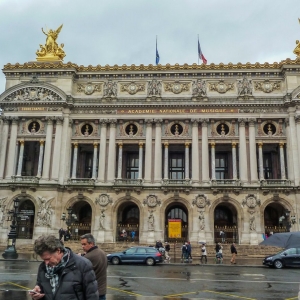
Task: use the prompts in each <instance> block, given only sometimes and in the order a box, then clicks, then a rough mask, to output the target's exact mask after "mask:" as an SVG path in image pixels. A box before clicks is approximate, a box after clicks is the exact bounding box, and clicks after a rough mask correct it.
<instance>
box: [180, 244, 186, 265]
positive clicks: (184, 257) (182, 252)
mask: <svg viewBox="0 0 300 300" xmlns="http://www.w3.org/2000/svg"><path fill="white" fill-rule="evenodd" d="M186 244H187V243H183V245H182V247H181V260H182V261H183V262H184V261H185V260H186V259H187V246H186Z"/></svg>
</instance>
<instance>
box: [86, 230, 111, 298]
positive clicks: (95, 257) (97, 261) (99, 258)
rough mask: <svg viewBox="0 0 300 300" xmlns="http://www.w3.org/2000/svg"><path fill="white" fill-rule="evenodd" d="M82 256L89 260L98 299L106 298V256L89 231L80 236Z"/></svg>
mask: <svg viewBox="0 0 300 300" xmlns="http://www.w3.org/2000/svg"><path fill="white" fill-rule="evenodd" d="M80 241H81V246H82V249H83V251H84V253H83V254H81V256H84V257H85V258H87V259H88V260H90V261H91V263H92V265H93V269H94V272H95V274H96V280H97V282H98V292H99V300H106V285H107V256H106V254H105V252H104V251H103V250H102V249H100V248H98V246H97V245H96V241H95V238H94V237H93V235H92V234H91V233H86V234H84V235H82V236H81V237H80Z"/></svg>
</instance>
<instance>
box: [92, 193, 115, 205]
mask: <svg viewBox="0 0 300 300" xmlns="http://www.w3.org/2000/svg"><path fill="white" fill-rule="evenodd" d="M95 203H96V204H99V205H100V206H103V207H104V206H107V205H108V204H109V203H112V199H111V198H110V197H109V196H108V195H107V194H101V195H99V197H97V198H96V199H95Z"/></svg>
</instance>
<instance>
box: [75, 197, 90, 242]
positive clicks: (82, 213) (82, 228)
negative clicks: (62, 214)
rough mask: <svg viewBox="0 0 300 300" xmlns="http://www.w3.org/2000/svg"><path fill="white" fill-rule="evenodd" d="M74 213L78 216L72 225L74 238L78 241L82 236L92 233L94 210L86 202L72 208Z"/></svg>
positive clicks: (80, 202)
mask: <svg viewBox="0 0 300 300" xmlns="http://www.w3.org/2000/svg"><path fill="white" fill-rule="evenodd" d="M72 213H73V214H75V215H76V216H77V221H74V222H72V223H71V226H69V227H70V229H69V230H70V232H71V235H72V238H73V239H75V240H77V239H79V238H80V236H81V235H83V234H86V233H91V228H92V226H91V223H92V208H91V206H90V204H89V203H88V202H86V201H78V202H76V203H75V204H74V205H73V207H72Z"/></svg>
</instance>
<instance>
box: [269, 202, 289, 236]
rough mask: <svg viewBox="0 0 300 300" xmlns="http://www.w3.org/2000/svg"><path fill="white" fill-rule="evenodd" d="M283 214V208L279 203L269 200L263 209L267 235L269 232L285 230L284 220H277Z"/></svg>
mask: <svg viewBox="0 0 300 300" xmlns="http://www.w3.org/2000/svg"><path fill="white" fill-rule="evenodd" d="M284 215H285V208H284V206H283V205H282V204H281V203H278V202H271V203H270V204H268V205H267V206H266V207H265V210H264V227H265V234H267V235H268V236H269V235H270V233H271V232H273V233H275V232H286V231H287V230H286V226H284V225H285V220H281V221H280V220H279V218H280V217H281V216H284Z"/></svg>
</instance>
